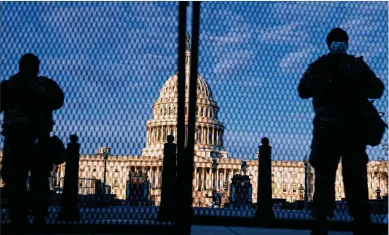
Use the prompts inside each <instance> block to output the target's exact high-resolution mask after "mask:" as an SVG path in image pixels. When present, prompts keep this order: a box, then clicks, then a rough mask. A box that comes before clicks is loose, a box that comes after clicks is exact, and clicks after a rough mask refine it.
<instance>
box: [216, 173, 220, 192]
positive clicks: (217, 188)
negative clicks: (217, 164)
mask: <svg viewBox="0 0 389 235" xmlns="http://www.w3.org/2000/svg"><path fill="white" fill-rule="evenodd" d="M216 190H219V169H216Z"/></svg>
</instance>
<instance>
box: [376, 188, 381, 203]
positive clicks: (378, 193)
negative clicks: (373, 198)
mask: <svg viewBox="0 0 389 235" xmlns="http://www.w3.org/2000/svg"><path fill="white" fill-rule="evenodd" d="M375 192H376V193H377V199H378V200H381V189H380V187H379V186H378V187H377V190H376V191H375Z"/></svg>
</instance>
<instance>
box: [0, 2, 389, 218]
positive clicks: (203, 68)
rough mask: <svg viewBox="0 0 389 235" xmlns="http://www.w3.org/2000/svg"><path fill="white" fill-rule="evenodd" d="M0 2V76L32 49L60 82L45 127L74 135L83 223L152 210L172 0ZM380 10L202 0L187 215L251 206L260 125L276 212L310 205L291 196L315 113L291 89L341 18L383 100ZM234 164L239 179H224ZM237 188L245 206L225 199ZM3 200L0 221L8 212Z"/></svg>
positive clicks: (162, 137)
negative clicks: (59, 102)
mask: <svg viewBox="0 0 389 235" xmlns="http://www.w3.org/2000/svg"><path fill="white" fill-rule="evenodd" d="M189 9H190V7H189ZM1 11H2V12H3V14H2V30H3V34H2V35H1V41H0V42H1V43H0V48H1V51H3V53H2V58H1V59H2V62H1V70H0V76H1V79H2V80H5V79H8V78H9V77H10V76H11V75H13V74H15V73H17V71H18V61H19V59H20V57H21V56H22V55H23V54H25V53H28V52H31V53H34V54H36V55H38V56H39V58H40V61H41V70H40V74H41V75H45V76H48V77H50V78H53V79H54V80H55V81H56V82H57V83H58V84H59V86H60V87H61V88H62V89H63V91H64V93H65V105H64V106H63V108H61V109H59V110H58V111H56V112H55V115H54V119H55V126H54V131H53V134H54V135H58V136H59V137H60V138H61V139H62V140H63V141H64V142H67V141H68V137H69V135H70V134H73V133H75V134H77V135H78V137H79V142H80V144H81V150H80V154H81V156H80V162H79V185H78V187H79V194H80V195H79V206H80V213H81V223H103V222H101V221H114V220H115V221H116V222H112V223H122V224H133V223H146V224H151V223H157V222H154V220H155V219H156V216H157V211H158V206H159V205H160V201H161V186H162V172H163V166H162V158H163V144H164V143H165V142H166V136H167V135H169V134H173V136H176V126H175V125H176V113H177V59H178V54H177V48H178V43H177V39H178V3H176V2H35V3H33V2H5V3H3V4H2V8H1ZM387 11H388V8H387V3H385V2H202V3H201V16H200V21H201V23H200V41H199V68H198V72H199V76H198V88H197V92H198V100H197V112H198V113H197V123H196V137H195V139H196V148H195V160H194V161H195V171H194V175H193V176H194V177H193V181H192V183H193V207H195V211H194V213H195V215H198V216H205V215H211V216H243V217H252V216H253V215H254V212H255V208H256V203H257V183H258V160H257V155H258V146H259V145H260V140H261V138H262V137H264V136H266V137H268V138H269V139H270V145H271V146H272V147H273V152H272V160H273V162H272V197H273V199H274V200H273V204H274V205H273V210H274V211H275V215H276V218H278V219H306V220H310V219H311V215H310V212H309V210H304V209H303V201H304V194H305V192H307V194H308V200H309V201H311V200H312V197H313V192H314V190H315V189H314V183H313V181H314V176H313V175H314V170H313V169H312V168H310V167H309V166H308V167H306V166H305V165H304V162H303V159H304V158H305V157H306V156H307V155H309V152H310V142H311V138H312V129H313V126H312V120H313V117H314V113H313V109H312V104H311V101H308V100H301V99H300V98H299V96H298V93H297V86H298V83H299V80H300V78H301V77H302V75H303V73H304V72H305V70H306V69H307V68H308V65H309V64H310V63H312V62H313V61H314V60H315V59H317V58H318V57H319V56H321V55H323V54H325V53H327V51H328V49H327V46H326V43H325V37H326V36H327V33H328V32H329V31H330V30H331V29H332V28H334V27H341V28H343V29H345V30H346V31H347V33H348V35H349V50H348V53H350V54H353V55H356V56H363V57H364V60H365V61H366V62H367V63H368V64H369V66H370V67H371V69H372V70H373V71H374V72H375V73H376V75H377V76H378V77H379V78H380V79H381V80H382V81H383V82H384V85H385V91H384V95H383V97H382V98H381V99H379V100H377V101H375V102H374V104H375V106H376V107H377V109H378V110H379V111H382V112H386V111H387V109H388V103H387V102H388V96H387V95H388V94H387V89H386V87H387V77H388V69H387V64H388V57H387V54H388V47H387V44H388V27H387V20H388V14H387ZM190 13H191V11H190V10H188V21H187V28H188V31H190V29H191V14H190ZM188 36H189V37H188V43H187V44H188V47H187V63H188V64H190V56H191V54H190V44H191V43H190V34H189V35H188ZM188 68H189V67H188ZM187 102H188V101H187ZM185 112H186V113H187V109H186V111H185ZM2 118H3V117H2ZM385 119H386V118H385ZM384 143H387V133H385V136H384V140H383V144H384ZM382 147H383V148H382ZM382 147H381V146H378V147H374V148H371V147H368V149H367V153H368V155H369V158H370V160H371V161H370V162H369V164H368V180H369V181H368V185H369V197H370V199H371V204H372V213H373V215H372V218H373V222H374V223H379V224H382V223H386V224H387V195H388V186H387V185H388V181H387V179H388V169H387V149H385V146H384V145H383V146H382ZM1 148H3V143H1ZM386 148H387V145H386ZM106 150H108V151H109V156H108V158H107V159H106V160H105V159H104V157H103V156H104V154H103V153H104V151H106ZM1 156H2V155H1ZM104 164H106V169H105V168H104ZM104 174H105V175H106V182H105V184H104V180H103V179H104ZM236 174H238V175H239V174H240V176H236V177H243V178H236V179H237V180H238V181H239V183H244V185H245V186H244V187H239V186H238V185H236V186H232V183H233V182H232V178H233V177H234V175H236ZM242 175H244V176H242ZM64 176H65V164H63V165H60V166H58V167H57V168H56V169H55V170H54V171H53V172H52V177H51V180H52V181H51V189H52V191H53V198H52V200H51V203H52V206H51V207H50V210H49V211H50V213H49V217H48V219H49V221H51V222H52V223H60V222H58V221H56V216H57V213H58V207H57V206H58V201H59V200H60V198H61V193H62V189H63V178H64ZM307 179H309V182H308V183H307V184H306V182H305V181H306V180H307ZM342 180H343V178H342V174H341V171H340V170H338V172H337V178H336V184H335V192H336V200H337V206H336V210H335V211H336V213H335V217H334V218H333V219H332V220H335V221H351V217H350V216H349V215H348V212H347V207H346V204H345V201H344V200H343V199H344V197H345V195H344V187H343V183H342ZM306 187H308V188H306ZM377 189H380V190H381V192H380V193H378V191H377ZM97 192H99V193H97ZM101 192H104V193H101ZM101 194H104V196H102V195H101ZM176 196H177V197H179V195H176ZM380 197H384V199H379V198H380ZM4 201H5V200H2V205H5V204H6V203H4ZM236 201H242V203H243V204H244V206H242V205H243V204H242V205H240V206H239V208H238V207H235V206H234V203H233V202H236ZM198 207H200V208H198ZM4 208H6V205H5V206H3V210H2V213H3V215H5V216H2V219H3V221H2V222H6V221H7V218H8V217H7V216H6V214H7V210H6V209H4ZM385 209H386V210H385ZM118 221H119V222H118ZM134 221H135V222H134ZM139 221H140V222H139ZM104 223H105V222H104Z"/></svg>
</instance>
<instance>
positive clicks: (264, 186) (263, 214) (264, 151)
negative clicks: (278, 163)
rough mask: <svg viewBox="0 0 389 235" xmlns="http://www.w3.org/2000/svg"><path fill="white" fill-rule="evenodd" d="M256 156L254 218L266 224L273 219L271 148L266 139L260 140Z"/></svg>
mask: <svg viewBox="0 0 389 235" xmlns="http://www.w3.org/2000/svg"><path fill="white" fill-rule="evenodd" d="M261 143H262V145H261V146H259V154H258V196H257V211H256V213H255V216H256V217H257V218H258V219H259V222H261V223H262V222H263V223H267V222H270V221H272V220H273V219H274V213H273V207H272V188H271V149H272V148H271V146H270V145H269V139H268V138H267V137H264V138H262V140H261Z"/></svg>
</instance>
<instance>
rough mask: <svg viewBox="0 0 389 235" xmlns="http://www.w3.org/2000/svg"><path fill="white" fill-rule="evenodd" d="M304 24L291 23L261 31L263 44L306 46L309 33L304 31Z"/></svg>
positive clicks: (260, 37)
mask: <svg viewBox="0 0 389 235" xmlns="http://www.w3.org/2000/svg"><path fill="white" fill-rule="evenodd" d="M302 26H303V24H302V23H291V24H287V25H281V26H275V27H273V28H270V29H261V30H259V32H258V33H259V39H260V40H261V41H263V42H275V43H290V44H302V43H303V44H306V42H307V40H308V33H307V32H306V31H303V30H302V28H303V27H302Z"/></svg>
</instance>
